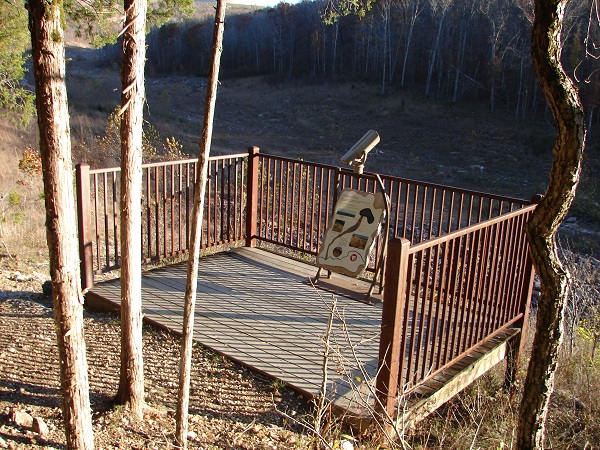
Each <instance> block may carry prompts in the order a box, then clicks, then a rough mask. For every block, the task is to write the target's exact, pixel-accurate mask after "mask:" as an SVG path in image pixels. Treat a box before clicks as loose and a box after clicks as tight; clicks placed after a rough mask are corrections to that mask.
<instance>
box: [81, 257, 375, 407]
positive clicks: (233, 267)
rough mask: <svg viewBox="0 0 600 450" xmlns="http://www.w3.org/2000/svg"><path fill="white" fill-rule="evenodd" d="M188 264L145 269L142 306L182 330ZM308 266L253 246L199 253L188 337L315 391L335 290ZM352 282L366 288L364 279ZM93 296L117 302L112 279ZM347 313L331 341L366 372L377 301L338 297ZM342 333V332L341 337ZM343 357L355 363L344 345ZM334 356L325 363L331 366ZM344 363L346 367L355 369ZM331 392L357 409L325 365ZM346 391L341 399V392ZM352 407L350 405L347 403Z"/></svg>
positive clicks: (371, 363) (371, 360)
mask: <svg viewBox="0 0 600 450" xmlns="http://www.w3.org/2000/svg"><path fill="white" fill-rule="evenodd" d="M186 272H187V266H186V263H180V264H176V265H173V266H168V267H164V268H160V269H156V270H153V271H149V272H146V273H144V275H143V278H142V304H143V312H144V315H145V317H146V318H147V319H149V320H151V321H152V322H154V323H156V324H159V325H162V326H164V327H167V328H169V329H172V330H173V331H175V332H177V333H180V332H181V328H182V321H183V299H184V293H185V283H186V281H185V280H186ZM315 273H316V270H315V269H314V267H311V266H308V265H306V264H302V263H296V262H294V261H291V260H289V259H287V258H281V257H279V256H277V255H273V254H271V253H267V252H265V251H261V250H256V249H238V250H235V251H229V252H224V253H218V254H215V255H210V256H207V257H204V258H202V259H201V261H200V268H199V274H198V275H199V276H198V294H197V303H196V315H195V326H194V339H195V340H196V341H198V342H200V343H202V344H203V345H205V346H206V347H209V348H211V349H213V350H215V351H217V352H219V353H222V354H225V355H227V356H229V357H231V358H233V359H234V360H237V361H238V362H240V363H242V364H244V365H247V366H249V367H251V368H252V369H254V370H257V371H259V372H262V373H265V374H267V375H270V376H272V377H275V378H278V379H280V380H282V381H284V382H285V383H286V384H288V385H289V386H291V387H293V388H295V389H298V390H300V391H302V392H304V393H306V394H308V395H310V396H316V395H318V393H319V387H320V383H321V377H322V364H323V356H322V352H323V348H324V343H323V342H322V336H323V335H324V334H325V331H326V328H327V323H328V319H329V307H330V305H331V304H332V302H333V296H332V294H331V293H329V292H322V291H319V290H317V289H315V288H314V287H313V286H312V285H311V284H310V283H309V282H308V278H309V277H310V276H314V275H315ZM345 282H346V283H349V284H352V283H356V284H357V286H358V285H360V289H361V290H362V291H364V290H365V289H367V288H368V284H367V283H364V282H363V283H361V282H360V281H359V282H354V281H345ZM92 294H93V296H99V297H102V298H104V299H105V300H108V301H110V302H111V303H113V304H115V305H116V306H118V305H119V304H120V288H119V284H118V280H113V281H110V282H106V283H101V284H98V285H96V286H95V287H94V288H93V289H92ZM336 299H337V306H338V308H339V310H340V311H341V312H342V313H343V315H344V317H345V322H346V324H347V329H348V331H347V335H346V334H345V333H344V331H343V329H342V324H341V322H340V321H339V320H337V319H336V320H335V321H334V331H333V336H334V337H333V340H334V342H335V343H337V344H338V346H339V347H340V348H344V347H347V345H346V341H347V339H351V341H352V342H353V343H355V344H357V345H356V354H357V355H358V356H359V358H360V359H361V363H362V364H364V367H365V370H367V372H368V373H369V376H371V377H374V375H375V372H376V368H377V353H378V346H379V337H378V336H379V331H380V323H381V305H380V304H366V303H362V302H358V301H356V300H352V299H349V298H346V297H342V296H336ZM346 336H347V337H346ZM342 357H343V358H345V359H346V360H347V361H353V359H352V358H351V355H350V354H349V352H348V351H344V352H343V355H342ZM337 359H339V358H336V357H333V358H332V361H330V362H329V365H330V367H336V365H337V364H336V363H337ZM354 366H356V364H355V363H354V362H353V363H350V364H349V365H348V366H347V367H346V370H349V371H351V370H353V369H356V367H354ZM328 378H329V380H331V381H330V383H329V388H328V390H329V394H330V396H331V398H332V399H333V400H334V402H335V403H336V404H338V406H340V407H343V408H345V409H348V408H349V409H350V410H353V409H358V406H359V404H361V406H362V402H361V400H359V399H354V400H353V399H352V398H350V395H351V393H350V392H349V391H350V390H349V389H348V381H346V380H344V377H343V376H342V375H341V374H340V373H336V372H335V371H334V370H330V373H329V375H328ZM344 394H345V398H344ZM352 405H354V407H353V406H352Z"/></svg>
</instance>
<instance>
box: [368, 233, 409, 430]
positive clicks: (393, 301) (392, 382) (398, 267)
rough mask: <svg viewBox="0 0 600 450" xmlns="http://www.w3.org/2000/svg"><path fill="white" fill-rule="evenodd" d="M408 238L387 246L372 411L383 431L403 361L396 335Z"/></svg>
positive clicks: (390, 415)
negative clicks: (375, 398)
mask: <svg viewBox="0 0 600 450" xmlns="http://www.w3.org/2000/svg"><path fill="white" fill-rule="evenodd" d="M409 247H410V241H409V240H408V239H404V238H401V239H393V240H391V241H390V243H389V247H388V253H387V262H386V271H385V283H384V284H385V290H384V296H383V308H382V313H381V337H380V340H379V358H378V371H377V380H376V382H375V387H376V390H377V400H376V404H375V412H376V413H377V415H378V416H379V417H380V419H381V420H382V426H383V427H384V428H385V430H386V431H391V427H392V426H393V419H394V415H395V408H396V401H397V395H398V383H399V377H400V373H399V372H400V361H403V360H404V349H402V348H401V343H400V335H401V330H402V319H403V313H404V307H405V303H406V301H407V298H406V277H407V274H408V249H409Z"/></svg>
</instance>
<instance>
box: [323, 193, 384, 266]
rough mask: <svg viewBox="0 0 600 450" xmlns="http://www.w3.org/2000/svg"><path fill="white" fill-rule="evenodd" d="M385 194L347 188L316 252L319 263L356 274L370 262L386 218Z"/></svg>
mask: <svg viewBox="0 0 600 450" xmlns="http://www.w3.org/2000/svg"><path fill="white" fill-rule="evenodd" d="M384 211H385V200H384V197H383V194H382V193H376V194H372V193H369V192H362V191H357V190H354V189H344V190H343V191H342V193H341V195H340V198H339V199H338V201H337V203H336V205H335V209H334V211H333V217H332V218H331V222H330V224H329V228H328V229H327V231H326V232H325V237H324V239H323V243H322V245H321V251H320V252H319V254H318V255H317V265H318V266H319V267H322V268H324V269H327V270H331V271H333V272H337V273H342V274H344V275H350V276H352V277H357V276H358V275H359V274H360V273H361V272H362V271H363V270H364V268H365V267H366V266H367V264H368V263H369V253H370V252H371V249H372V248H373V244H374V242H375V238H376V237H377V235H378V234H379V230H380V228H381V222H382V220H383V217H384Z"/></svg>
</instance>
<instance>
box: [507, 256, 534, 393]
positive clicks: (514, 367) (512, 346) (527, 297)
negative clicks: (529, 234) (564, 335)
mask: <svg viewBox="0 0 600 450" xmlns="http://www.w3.org/2000/svg"><path fill="white" fill-rule="evenodd" d="M527 250H528V251H527V257H526V259H525V272H524V274H523V298H522V299H521V305H520V307H519V312H520V313H521V314H523V316H522V318H521V320H519V321H518V322H517V323H516V324H515V326H520V328H521V331H520V332H519V334H517V335H516V336H515V337H513V338H512V339H511V340H510V342H509V343H508V348H507V354H506V374H505V377H504V388H505V389H507V390H511V389H512V388H513V387H514V383H515V381H516V379H517V373H519V368H520V365H521V355H522V354H523V346H524V345H525V335H526V333H527V324H528V322H529V309H530V303H531V294H532V293H533V282H534V279H535V269H534V267H533V262H532V260H531V256H530V255H529V249H527Z"/></svg>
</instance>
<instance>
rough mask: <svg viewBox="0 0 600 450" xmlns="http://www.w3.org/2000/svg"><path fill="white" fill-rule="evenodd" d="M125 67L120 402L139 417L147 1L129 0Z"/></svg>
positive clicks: (141, 410) (125, 39) (142, 397)
mask: <svg viewBox="0 0 600 450" xmlns="http://www.w3.org/2000/svg"><path fill="white" fill-rule="evenodd" d="M124 8H125V31H124V33H123V63H122V68H121V82H122V92H121V111H120V114H121V249H122V255H121V374H120V378H119V389H118V391H117V396H116V402H117V403H120V404H126V405H129V408H130V409H131V412H132V413H133V414H134V416H136V417H138V418H141V417H142V415H143V407H144V364H143V358H142V257H141V248H142V239H141V233H140V229H141V220H142V219H141V217H142V211H141V201H142V199H141V197H142V124H143V116H144V100H145V98H144V97H145V88H144V64H145V58H146V9H147V1H146V0H125V3H124Z"/></svg>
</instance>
